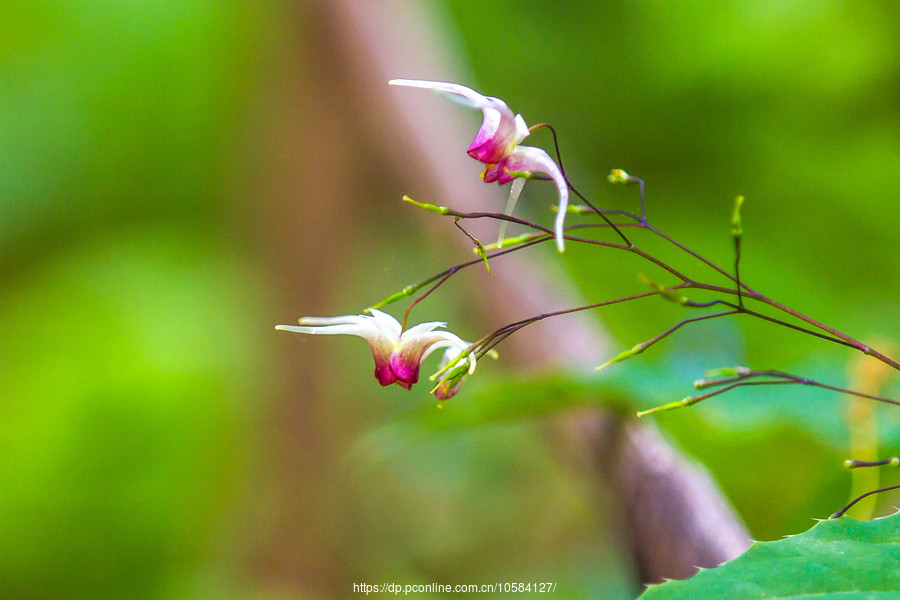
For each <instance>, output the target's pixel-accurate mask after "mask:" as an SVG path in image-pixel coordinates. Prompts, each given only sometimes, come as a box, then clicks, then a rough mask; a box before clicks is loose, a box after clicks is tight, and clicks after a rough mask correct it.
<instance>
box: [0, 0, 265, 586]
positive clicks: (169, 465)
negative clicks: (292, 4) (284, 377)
mask: <svg viewBox="0 0 900 600" xmlns="http://www.w3.org/2000/svg"><path fill="white" fill-rule="evenodd" d="M261 6H262V5H260V7H261ZM237 8H238V5H237V3H214V4H211V3H206V2H156V3H130V2H124V3H121V2H74V3H73V2H55V1H45V2H30V1H28V2H18V1H12V2H4V3H3V6H2V8H0V19H2V22H3V35H2V36H0V39H2V41H0V123H2V126H0V140H2V142H0V214H2V218H0V273H2V280H3V286H2V289H0V314H2V317H0V481H2V482H3V483H2V485H0V490H2V491H0V531H2V534H0V597H3V598H20V599H28V598H51V597H66V598H114V597H115V598H159V597H164V596H166V595H167V594H173V597H185V596H184V595H183V593H184V590H185V589H187V588H188V587H190V586H193V585H196V581H197V579H198V573H199V572H202V571H203V570H205V569H208V568H209V566H208V565H209V563H210V561H211V558H212V557H215V556H219V555H223V554H227V552H228V551H227V550H225V551H222V549H221V548H217V547H216V546H217V544H218V543H219V540H220V539H221V538H222V537H223V536H224V533H223V531H224V530H223V525H224V524H226V523H227V517H228V515H229V511H233V510H234V508H235V506H236V501H237V499H239V498H242V494H240V493H239V487H240V486H241V485H243V481H242V479H241V477H242V476H243V475H245V472H244V468H245V465H246V462H247V460H248V457H249V456H250V455H251V454H250V453H251V451H252V448H253V444H254V442H253V440H252V438H251V437H250V432H251V425H252V423H253V414H254V411H255V410H256V407H255V406H254V403H253V398H254V395H253V394H254V393H257V394H262V393H263V392H262V389H261V386H262V384H261V381H260V380H259V373H260V372H261V369H260V362H259V349H260V347H261V346H260V339H261V338H260V333H259V331H257V330H256V328H257V326H258V323H257V322H255V320H254V319H253V318H252V317H251V318H248V315H253V312H254V311H253V306H254V305H255V304H258V301H259V296H260V294H259V292H258V291H257V290H258V286H257V285H256V284H255V282H256V281H257V280H258V279H259V277H258V275H257V274H256V273H255V272H254V265H253V260H252V257H248V256H246V255H244V254H243V253H242V252H241V246H242V244H243V243H244V242H243V241H242V240H240V239H229V238H230V236H229V234H228V232H229V231H230V230H231V229H233V227H232V225H231V224H230V223H231V221H232V220H233V219H234V206H235V203H236V202H237V198H235V197H234V195H233V194H232V192H231V191H230V190H231V188H233V186H234V185H235V182H236V180H237V178H236V177H235V171H236V168H235V164H234V158H235V148H234V145H233V143H234V139H235V137H236V135H237V134H238V133H239V129H238V126H239V125H240V119H239V117H240V116H241V114H242V112H243V110H244V106H245V105H246V103H247V102H248V99H249V98H250V95H251V94H250V93H249V92H250V90H251V89H252V88H251V85H252V82H253V81H254V79H255V77H256V75H255V71H256V70H257V69H258V67H259V65H258V64H257V57H256V51H257V47H258V46H259V41H258V37H259V35H260V34H261V31H260V23H259V19H258V18H257V16H256V15H254V14H253V13H247V12H245V11H241V12H238V11H237ZM179 590H181V591H179Z"/></svg>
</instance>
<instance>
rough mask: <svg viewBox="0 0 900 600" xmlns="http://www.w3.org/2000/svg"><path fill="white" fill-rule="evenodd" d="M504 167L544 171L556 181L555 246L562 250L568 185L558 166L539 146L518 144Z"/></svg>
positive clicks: (517, 169)
mask: <svg viewBox="0 0 900 600" xmlns="http://www.w3.org/2000/svg"><path fill="white" fill-rule="evenodd" d="M506 168H507V169H509V170H510V171H523V172H526V173H546V174H547V175H549V176H550V178H551V179H553V182H554V183H556V189H557V191H558V192H559V212H558V213H557V215H556V247H557V248H559V251H560V252H562V251H563V250H564V249H565V247H564V245H563V235H564V232H563V222H564V221H565V219H566V208H567V207H568V206H569V186H568V184H567V183H566V178H565V177H564V176H563V174H562V171H560V169H559V166H558V165H557V164H556V162H555V161H554V160H553V159H552V158H550V155H549V154H547V153H546V152H544V151H543V150H541V149H540V148H533V147H531V146H519V147H518V148H516V150H515V152H513V153H512V154H510V156H509V158H507V160H506Z"/></svg>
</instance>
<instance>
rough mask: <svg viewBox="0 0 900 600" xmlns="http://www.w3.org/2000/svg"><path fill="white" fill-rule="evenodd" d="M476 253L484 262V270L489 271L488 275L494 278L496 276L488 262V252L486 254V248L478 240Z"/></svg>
mask: <svg viewBox="0 0 900 600" xmlns="http://www.w3.org/2000/svg"><path fill="white" fill-rule="evenodd" d="M475 252H476V253H477V254H478V256H480V257H481V260H483V261H484V268H485V269H487V272H488V275H490V276H492V277H493V275H494V274H493V273H491V263H489V262H488V257H487V252H485V250H484V246H482V245H481V242H479V241H478V240H475Z"/></svg>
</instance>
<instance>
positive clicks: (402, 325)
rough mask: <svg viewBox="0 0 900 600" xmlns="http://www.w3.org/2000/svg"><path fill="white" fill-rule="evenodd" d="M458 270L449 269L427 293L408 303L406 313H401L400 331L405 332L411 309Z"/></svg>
mask: <svg viewBox="0 0 900 600" xmlns="http://www.w3.org/2000/svg"><path fill="white" fill-rule="evenodd" d="M458 270H459V269H455V268H452V269H450V271H449V272H448V273H447V274H446V275H444V276H443V277H441V279H440V281H438V282H437V283H435V284H434V285H433V286H431V287H430V288H428V291H427V292H425V293H424V294H422V295H421V296H419V297H418V298H416V299H415V300H413V301H412V302H410V304H409V307H407V309H406V312H405V313H403V323H402V324H401V326H400V329H401V331H406V321H407V320H408V319H409V313H410V312H412V309H413V307H414V306H415V305H416V304H418V303H419V302H421V301H422V300H424V299H425V298H427V297H428V295H429V294H431V292H433V291H434V290H436V289H438V288H439V287H441V286H442V285H444V283H445V282H446V281H447V280H448V279H450V278H451V277H452V276H453V274H454V273H456V272H457V271H458Z"/></svg>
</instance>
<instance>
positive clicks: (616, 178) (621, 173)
mask: <svg viewBox="0 0 900 600" xmlns="http://www.w3.org/2000/svg"><path fill="white" fill-rule="evenodd" d="M606 179H607V181H609V182H610V183H622V184H629V183H634V182H636V181H637V180H638V179H637V177H632V176H631V175H629V174H628V173H626V172H625V170H624V169H613V170H612V171H610V172H609V175H607V176H606Z"/></svg>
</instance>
